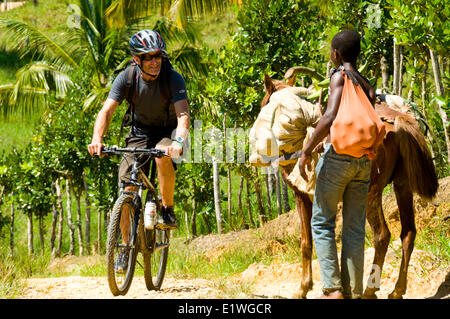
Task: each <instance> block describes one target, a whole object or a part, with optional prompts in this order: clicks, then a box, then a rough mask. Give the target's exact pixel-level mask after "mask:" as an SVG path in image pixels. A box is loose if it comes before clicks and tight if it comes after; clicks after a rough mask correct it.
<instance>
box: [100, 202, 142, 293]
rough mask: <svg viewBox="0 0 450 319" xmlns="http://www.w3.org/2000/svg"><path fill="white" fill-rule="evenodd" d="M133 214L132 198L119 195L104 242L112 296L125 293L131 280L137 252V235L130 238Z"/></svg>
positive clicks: (133, 222)
mask: <svg viewBox="0 0 450 319" xmlns="http://www.w3.org/2000/svg"><path fill="white" fill-rule="evenodd" d="M134 216H135V208H134V205H133V198H132V197H131V195H128V194H123V195H121V196H120V197H119V198H118V199H117V200H116V202H115V204H114V207H113V210H112V213H111V218H110V223H109V226H108V239H107V243H106V262H107V272H108V284H109V289H110V290H111V292H112V294H113V295H114V296H118V295H125V294H126V293H127V292H128V289H130V286H131V282H132V280H133V275H134V269H135V266H136V256H137V253H138V249H137V245H136V237H137V236H135V237H134V240H133V238H132V233H133V228H134V227H135V225H134V224H135V221H134ZM121 265H122V267H121Z"/></svg>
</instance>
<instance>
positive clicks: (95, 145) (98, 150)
mask: <svg viewBox="0 0 450 319" xmlns="http://www.w3.org/2000/svg"><path fill="white" fill-rule="evenodd" d="M102 148H103V144H102V142H95V141H92V142H91V144H89V145H88V150H89V154H91V156H94V155H98V156H100V157H103V156H104V155H103V154H102Z"/></svg>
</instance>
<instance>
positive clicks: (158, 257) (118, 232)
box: [102, 147, 170, 296]
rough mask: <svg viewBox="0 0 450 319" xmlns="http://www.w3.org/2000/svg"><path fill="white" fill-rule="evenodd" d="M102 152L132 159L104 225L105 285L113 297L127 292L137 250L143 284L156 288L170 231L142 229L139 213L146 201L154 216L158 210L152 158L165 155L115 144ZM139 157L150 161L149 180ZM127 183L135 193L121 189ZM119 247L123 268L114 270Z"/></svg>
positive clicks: (142, 224)
mask: <svg viewBox="0 0 450 319" xmlns="http://www.w3.org/2000/svg"><path fill="white" fill-rule="evenodd" d="M102 153H103V154H107V155H111V154H129V155H131V157H132V159H133V166H132V169H131V177H130V181H129V182H126V183H122V184H121V186H120V195H119V197H118V198H117V200H116V202H115V203H114V207H113V209H112V213H111V216H110V222H109V225H108V235H107V243H106V261H107V273H108V276H107V277H108V284H109V288H110V290H111V292H112V294H113V295H114V296H118V295H125V294H126V293H127V292H128V290H129V289H130V286H131V282H132V280H133V275H134V270H135V266H136V262H137V263H138V264H140V263H139V261H138V260H137V255H138V253H141V254H142V260H143V265H141V264H140V266H141V267H142V268H143V269H144V279H145V285H146V287H147V289H148V290H159V289H160V288H161V285H162V282H163V279H164V274H165V271H166V265H167V256H168V253H169V238H170V236H169V235H170V230H168V229H162V228H161V227H160V225H161V224H158V223H157V224H156V225H155V226H154V228H153V229H146V228H145V227H144V221H143V215H144V214H143V213H142V212H143V211H144V205H145V203H146V202H147V201H150V200H152V201H154V202H155V203H156V211H157V213H158V215H159V214H160V212H161V201H160V199H159V197H158V192H157V190H156V188H155V187H154V186H153V183H152V181H153V178H154V170H155V164H156V163H155V162H154V161H153V159H154V158H159V157H163V156H168V155H167V154H166V153H165V152H164V151H162V150H158V149H141V148H118V147H110V148H108V147H104V148H103V149H102ZM140 156H146V157H148V160H152V161H153V163H152V165H153V167H152V168H153V173H152V174H151V177H150V179H149V178H148V177H147V176H146V174H145V173H144V172H143V170H142V169H141V168H140V163H139V161H138V159H139V157H140ZM130 185H131V186H135V188H136V189H138V191H137V193H136V192H134V191H126V190H125V187H126V186H130ZM145 189H147V194H146V199H145V202H142V196H143V192H144V190H145ZM121 223H122V227H121ZM122 230H123V232H122ZM122 250H125V251H126V252H128V264H127V267H126V269H125V270H121V271H117V270H116V269H115V263H116V261H117V259H118V256H119V254H120V252H121V251H122ZM153 275H154V277H153Z"/></svg>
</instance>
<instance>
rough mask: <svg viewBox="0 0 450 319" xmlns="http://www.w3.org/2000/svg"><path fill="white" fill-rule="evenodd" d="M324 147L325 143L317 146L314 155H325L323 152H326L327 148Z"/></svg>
mask: <svg viewBox="0 0 450 319" xmlns="http://www.w3.org/2000/svg"><path fill="white" fill-rule="evenodd" d="M323 145H324V143H323V142H320V143H319V144H317V146H316V147H315V148H314V149H313V153H314V152H317V153H323V151H324V150H325V147H324V146H323Z"/></svg>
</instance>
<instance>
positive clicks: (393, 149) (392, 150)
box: [261, 71, 439, 299]
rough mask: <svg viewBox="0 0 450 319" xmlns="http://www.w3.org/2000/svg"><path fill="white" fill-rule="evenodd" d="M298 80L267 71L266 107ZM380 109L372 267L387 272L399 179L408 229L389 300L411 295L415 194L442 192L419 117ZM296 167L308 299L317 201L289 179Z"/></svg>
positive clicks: (370, 294) (371, 207)
mask: <svg viewBox="0 0 450 319" xmlns="http://www.w3.org/2000/svg"><path fill="white" fill-rule="evenodd" d="M288 72H289V71H288ZM287 74H288V73H286V75H287ZM285 78H287V76H285ZM294 83H295V74H294V77H292V78H291V79H290V80H289V81H288V82H287V83H286V82H284V81H278V80H272V79H271V78H270V77H269V76H268V75H265V80H264V84H265V88H266V94H265V96H264V98H263V100H262V102H261V107H264V106H265V105H266V104H267V103H268V102H269V100H270V96H271V95H272V93H274V92H275V91H278V90H282V89H284V88H286V87H288V86H293V84H294ZM319 103H320V102H319ZM375 110H376V111H377V113H378V115H379V116H380V118H381V119H382V120H384V122H385V126H386V132H387V134H386V136H385V138H384V141H383V143H382V144H381V145H380V146H379V148H378V150H377V156H376V158H375V159H374V160H373V161H372V171H371V175H370V180H371V183H370V186H369V193H368V198H367V211H366V215H367V220H368V222H369V225H370V227H371V230H372V233H373V245H374V247H375V256H374V259H373V263H372V271H373V272H375V271H377V269H376V267H378V270H379V275H380V276H381V271H382V268H383V263H384V259H385V256H386V252H387V249H388V245H389V241H390V237H391V234H390V231H389V229H388V227H387V225H386V221H385V218H384V215H383V210H382V193H383V189H384V188H385V187H386V185H388V184H390V183H393V186H394V192H395V197H396V200H397V204H398V208H399V212H400V221H401V227H402V230H401V234H400V238H401V241H402V262H401V265H400V271H399V277H398V280H397V283H396V285H395V288H394V290H393V291H392V292H391V293H390V294H389V298H394V299H401V298H403V295H404V294H405V293H406V285H407V272H408V265H409V260H410V256H411V253H412V251H413V248H414V239H415V236H416V227H415V221H414V209H413V193H417V194H418V195H420V196H422V197H423V198H426V199H431V198H432V197H434V195H435V194H436V192H437V189H438V186H439V184H438V177H437V174H436V171H435V167H434V164H433V160H432V157H431V154H430V151H429V149H428V147H427V144H426V141H425V137H424V135H423V134H422V132H421V131H420V129H419V126H418V124H417V122H416V120H415V119H414V118H413V117H411V116H410V115H407V114H404V113H401V112H398V111H396V110H393V109H391V108H389V107H388V105H387V104H386V103H381V102H379V101H378V102H377V103H376V104H375ZM293 168H294V164H290V165H287V166H284V167H281V173H282V176H283V177H284V179H285V180H286V182H287V184H288V185H289V187H290V188H291V189H292V190H293V191H294V194H295V203H296V210H297V213H298V214H299V216H300V224H301V253H302V268H303V269H302V281H301V284H300V288H299V290H298V292H297V293H296V295H295V297H296V298H306V295H307V293H308V291H309V290H311V289H312V286H313V280H312V264H311V262H312V260H311V259H312V258H311V257H312V248H313V240H312V233H311V216H312V202H311V199H310V197H309V196H308V194H306V193H304V192H302V191H300V190H299V189H298V188H297V187H296V185H293V184H292V183H290V182H289V181H288V179H287V177H288V176H289V174H290V172H291V171H292V169H293ZM369 280H370V278H369ZM377 290H379V287H374V285H373V284H369V282H368V285H367V286H366V289H365V291H364V295H363V297H364V298H377V296H376V294H375V292H376V291H377Z"/></svg>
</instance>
